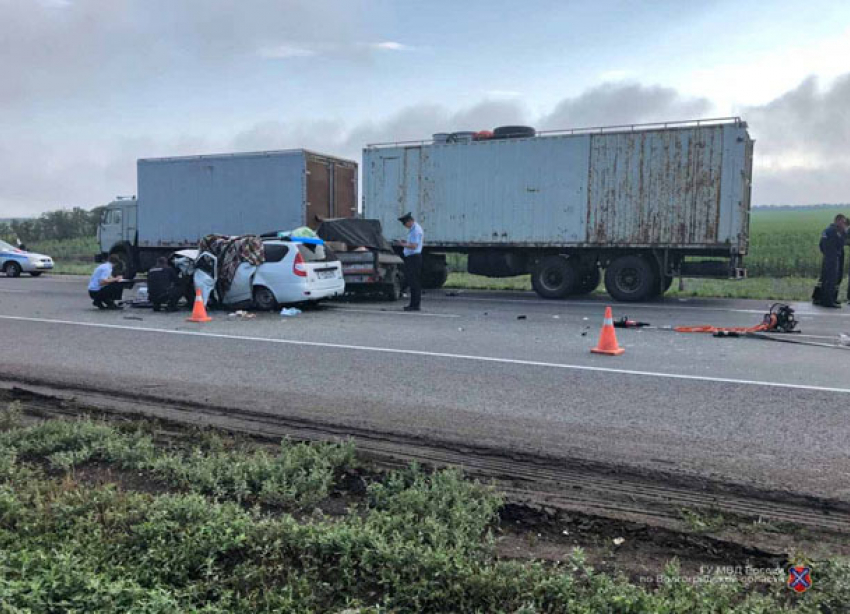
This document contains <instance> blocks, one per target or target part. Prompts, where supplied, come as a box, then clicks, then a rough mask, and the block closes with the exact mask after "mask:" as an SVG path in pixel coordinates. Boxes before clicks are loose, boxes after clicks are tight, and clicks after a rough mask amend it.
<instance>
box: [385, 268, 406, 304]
mask: <svg viewBox="0 0 850 614" xmlns="http://www.w3.org/2000/svg"><path fill="white" fill-rule="evenodd" d="M401 290H402V281H401V274H400V273H398V272H396V273H394V274H393V281H392V283H390V284H387V286H386V288H385V289H384V298H385V299H386V300H388V301H397V300H399V299H400V298H401Z"/></svg>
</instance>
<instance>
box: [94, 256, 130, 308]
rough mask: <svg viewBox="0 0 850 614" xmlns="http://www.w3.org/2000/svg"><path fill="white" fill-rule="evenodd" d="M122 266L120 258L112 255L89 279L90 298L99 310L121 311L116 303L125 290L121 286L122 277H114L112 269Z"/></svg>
mask: <svg viewBox="0 0 850 614" xmlns="http://www.w3.org/2000/svg"><path fill="white" fill-rule="evenodd" d="M118 264H120V261H119V260H118V256H116V255H115V254H112V255H110V256H109V259H108V260H107V261H106V262H104V263H103V264H101V265H100V266H99V267H97V268H96V269H95V270H94V273H92V276H91V279H89V296H90V297H91V299H92V305H94V306H95V307H97V308H98V309H121V308H120V307H119V306H118V305H116V304H115V301H120V300H121V293H122V292H123V291H124V288H123V287H122V286H121V279H122V277H121V276H120V275H116V276H113V275H112V269H113V267H115V266H116V265H118Z"/></svg>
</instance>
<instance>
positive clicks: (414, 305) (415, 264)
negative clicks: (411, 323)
mask: <svg viewBox="0 0 850 614" xmlns="http://www.w3.org/2000/svg"><path fill="white" fill-rule="evenodd" d="M398 221H399V222H401V223H402V224H404V227H405V228H407V230H408V233H407V240H406V241H398V242H397V244H398V245H400V246H402V247H404V275H405V277H406V279H407V286H408V288H410V305H408V306H407V307H405V308H404V310H405V311H420V310H421V307H420V303H421V302H422V245H423V243H424V242H425V232H424V231H423V230H422V226H420V225H419V224H417V223H416V220H414V219H413V215H412V214H410V213H406V214H404V215H402V216H401V217H400V218H398Z"/></svg>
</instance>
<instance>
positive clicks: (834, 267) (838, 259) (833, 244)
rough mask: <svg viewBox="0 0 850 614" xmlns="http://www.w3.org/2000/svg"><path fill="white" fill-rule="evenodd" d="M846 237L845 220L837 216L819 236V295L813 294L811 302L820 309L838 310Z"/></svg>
mask: <svg viewBox="0 0 850 614" xmlns="http://www.w3.org/2000/svg"><path fill="white" fill-rule="evenodd" d="M846 237H847V218H846V217H845V216H844V215H842V214H840V213H839V214H838V215H836V216H835V220H834V221H833V223H832V224H830V225H829V226H827V227H826V229H825V230H824V231H823V232H822V233H821V236H820V245H819V247H820V253H821V254H822V255H823V261H822V263H821V270H820V280H819V283H820V293H817V292H816V293H815V296H814V297H813V302H814V303H815V304H816V305H820V306H822V307H831V308H833V309H840V308H841V304H840V303H839V302H838V286H839V284H841V276H842V275H843V268H844V262H843V260H844V242H845V240H846Z"/></svg>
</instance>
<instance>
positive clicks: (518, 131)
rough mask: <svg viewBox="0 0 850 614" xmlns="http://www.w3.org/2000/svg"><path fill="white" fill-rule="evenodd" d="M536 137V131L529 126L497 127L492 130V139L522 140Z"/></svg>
mask: <svg viewBox="0 0 850 614" xmlns="http://www.w3.org/2000/svg"><path fill="white" fill-rule="evenodd" d="M536 135H537V131H536V130H535V129H534V128H532V127H531V126H499V127H498V128H496V129H495V130H493V138H494V139H522V138H528V137H531V136H536Z"/></svg>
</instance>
